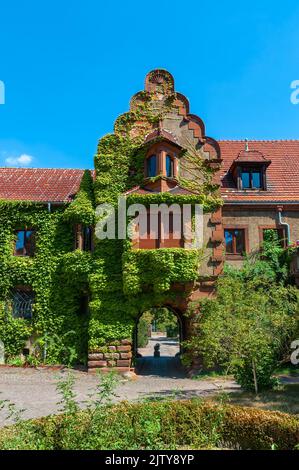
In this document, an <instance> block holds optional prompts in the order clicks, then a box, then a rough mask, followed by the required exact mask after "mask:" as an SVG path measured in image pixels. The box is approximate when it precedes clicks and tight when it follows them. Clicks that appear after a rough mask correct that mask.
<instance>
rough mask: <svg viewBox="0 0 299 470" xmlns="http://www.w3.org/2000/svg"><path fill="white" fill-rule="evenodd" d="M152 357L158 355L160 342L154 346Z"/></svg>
mask: <svg viewBox="0 0 299 470" xmlns="http://www.w3.org/2000/svg"><path fill="white" fill-rule="evenodd" d="M154 357H160V344H159V343H157V344H156V345H155V346H154Z"/></svg>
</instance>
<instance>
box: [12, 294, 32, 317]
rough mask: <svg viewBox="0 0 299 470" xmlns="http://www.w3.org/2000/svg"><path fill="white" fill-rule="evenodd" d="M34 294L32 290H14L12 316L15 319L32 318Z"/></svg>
mask: <svg viewBox="0 0 299 470" xmlns="http://www.w3.org/2000/svg"><path fill="white" fill-rule="evenodd" d="M33 302H34V293H33V292H32V290H30V289H26V288H23V289H14V290H13V292H12V316H13V317H14V318H25V319H27V320H28V319H31V318H32V306H33Z"/></svg>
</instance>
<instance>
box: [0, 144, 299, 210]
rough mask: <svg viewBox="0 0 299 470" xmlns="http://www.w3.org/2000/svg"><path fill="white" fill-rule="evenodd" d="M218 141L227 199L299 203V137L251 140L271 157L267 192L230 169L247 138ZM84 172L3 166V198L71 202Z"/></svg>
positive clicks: (0, 189) (0, 188)
mask: <svg viewBox="0 0 299 470" xmlns="http://www.w3.org/2000/svg"><path fill="white" fill-rule="evenodd" d="M218 142H219V145H220V148H221V158H222V159H223V163H222V169H221V170H220V171H221V186H222V188H221V193H222V196H223V198H224V201H225V202H234V203H237V202H245V203H246V202H248V203H254V202H281V203H283V202H296V203H299V140H268V141H267V140H252V141H248V147H249V150H250V151H253V150H255V151H258V152H261V154H262V155H263V157H264V158H265V159H266V160H271V164H270V165H269V167H268V168H267V191H250V190H246V191H238V190H237V189H236V187H235V185H234V182H233V180H232V178H231V175H230V174H229V173H228V170H229V168H230V167H231V165H232V163H233V161H234V160H235V159H236V158H237V157H238V155H239V154H240V152H242V151H243V150H244V149H245V144H246V141H245V140H220V141H218ZM242 155H243V153H242ZM83 173H84V170H64V169H47V168H0V199H11V200H28V201H41V202H68V201H71V200H72V198H73V196H74V195H75V194H76V193H77V191H78V189H79V186H80V182H81V178H82V176H83ZM134 189H135V190H137V188H134ZM141 191H142V190H141Z"/></svg>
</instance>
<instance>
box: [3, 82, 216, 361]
mask: <svg viewBox="0 0 299 470" xmlns="http://www.w3.org/2000/svg"><path fill="white" fill-rule="evenodd" d="M168 88H169V87H168ZM168 88H167V90H168V91H169V90H170V88H171V87H170V88H169V89H168ZM152 99H153V96H152V95H151V94H150V93H143V94H142V93H139V94H138V109H134V110H132V111H130V112H129V113H126V114H124V115H122V116H121V117H119V118H118V119H117V121H116V123H115V129H114V131H115V132H114V133H113V134H109V135H107V136H105V137H103V138H102V139H101V140H100V141H99V145H98V150H97V155H96V157H95V170H96V171H95V175H94V176H93V175H91V173H90V172H89V171H86V172H85V173H84V175H83V178H82V181H81V185H80V190H79V192H78V194H77V195H76V196H75V198H74V200H73V201H72V202H71V203H70V204H68V205H61V206H58V207H57V206H55V207H53V209H52V211H51V212H49V211H48V208H47V206H45V205H43V204H41V203H29V202H12V201H0V339H1V340H2V341H3V342H4V344H5V346H6V352H7V354H8V356H14V355H18V354H19V353H20V351H21V350H22V348H23V347H24V345H25V342H26V340H27V339H28V338H29V337H31V338H33V340H34V338H37V342H38V345H39V348H40V350H41V351H42V353H41V358H40V360H46V361H47V362H49V363H58V362H68V361H70V358H72V359H74V360H79V361H85V360H86V354H87V350H88V349H89V351H96V350H99V349H100V350H103V351H105V348H107V347H108V346H107V345H108V344H110V345H111V344H114V343H115V344H117V343H118V342H119V341H121V340H123V339H131V338H132V334H133V329H134V325H135V320H136V318H137V317H138V316H139V315H140V314H141V313H142V312H143V311H145V310H148V309H150V308H152V307H154V306H155V307H157V306H162V305H165V304H166V303H169V302H171V301H173V302H175V299H176V298H177V297H178V296H179V297H180V298H181V297H182V296H183V295H187V293H186V294H184V293H183V292H182V291H180V292H179V293H176V292H175V291H174V290H172V289H171V287H172V284H173V283H182V282H185V283H193V282H194V281H195V280H196V278H197V273H198V264H199V262H200V256H201V253H200V252H199V251H198V250H184V249H180V248H177V249H159V250H158V251H155V250H132V248H131V245H130V243H128V241H123V240H117V239H115V240H110V239H105V240H98V239H96V240H95V246H94V251H93V252H92V253H87V252H82V251H79V250H74V225H75V224H82V225H86V226H89V225H93V224H96V223H97V221H98V219H97V217H96V215H95V214H96V213H95V208H96V206H98V205H99V204H102V203H110V204H113V206H114V207H115V208H116V210H117V203H118V198H119V196H120V195H121V194H123V193H124V192H125V191H126V190H128V189H131V188H132V187H134V186H136V185H141V184H142V183H143V180H144V159H145V156H146V154H147V151H148V148H149V145H150V144H146V145H144V144H143V142H144V137H145V135H146V134H147V133H148V132H150V131H151V130H152V129H153V127H155V126H157V124H158V122H159V121H160V120H161V118H162V117H163V113H167V112H168V111H169V110H170V109H171V107H172V103H173V101H174V99H175V94H172V95H170V96H168V98H167V99H166V100H165V103H164V108H163V107H162V108H161V106H160V108H159V109H158V111H153V109H152V107H151V100H152ZM136 123H138V132H135V130H136ZM134 126H135V127H134ZM151 144H152V143H151ZM202 168H203V172H204V171H205V168H204V165H202ZM207 172H208V173H209V175H208V176H209V178H208V182H209V184H208V185H206V187H203V188H201V191H199V192H198V191H197V194H195V193H196V191H195V193H194V194H190V195H170V194H167V193H162V194H155V195H151V196H146V198H145V197H143V196H141V195H138V196H137V195H134V194H132V195H130V196H128V198H127V204H133V203H137V202H138V203H142V204H145V205H148V204H161V203H167V204H174V203H177V204H180V205H181V204H187V203H190V204H195V203H198V204H202V206H203V209H204V211H205V212H211V211H213V210H214V209H215V208H216V207H218V206H219V204H220V201H219V199H217V197H215V194H214V190H215V188H214V186H213V185H212V182H211V181H212V179H211V175H212V173H211V171H210V169H207ZM208 173H207V174H208ZM183 183H184V181H183V180H182V181H181V184H183ZM191 189H192V190H193V189H194V188H191ZM116 215H117V214H116ZM25 227H28V228H32V229H33V228H34V229H36V231H37V238H36V254H35V256H34V257H32V258H28V257H16V256H13V244H14V233H15V230H16V229H18V228H25ZM24 285H26V286H30V287H31V288H32V290H33V291H34V293H35V301H34V305H33V317H32V320H23V319H15V318H12V312H11V308H10V306H9V299H10V298H11V290H12V289H13V288H14V287H16V286H24ZM83 296H88V298H89V313H88V314H87V313H85V314H84V313H82V311H81V309H80V302H81V299H82V297H83ZM87 343H88V344H87ZM45 352H46V354H45Z"/></svg>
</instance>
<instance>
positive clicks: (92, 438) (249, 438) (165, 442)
mask: <svg viewBox="0 0 299 470" xmlns="http://www.w3.org/2000/svg"><path fill="white" fill-rule="evenodd" d="M115 385H116V384H115V379H114V377H113V376H108V377H105V376H103V377H102V379H101V382H100V383H99V385H98V387H97V390H96V392H95V393H93V394H92V395H91V397H90V400H89V401H88V402H87V408H86V410H84V411H78V403H77V400H76V397H75V394H74V392H73V383H72V379H70V380H69V379H67V380H66V381H63V383H60V385H59V387H58V391H59V393H60V395H61V396H62V400H61V402H60V403H61V406H62V408H61V409H62V411H63V414H60V415H57V416H49V417H46V418H42V419H37V420H32V421H21V419H20V417H21V413H20V410H17V409H16V408H15V407H14V405H13V404H9V403H4V402H0V409H1V408H6V409H8V411H9V415H10V416H12V417H13V418H15V421H16V425H15V426H10V427H6V428H3V429H2V430H1V432H0V449H1V450H80V449H82V450H107V449H109V450H111V449H112V450H140V449H142V450H166V449H170V450H180V449H182V448H183V449H186V448H187V449H217V448H222V449H223V448H229V449H240V448H241V449H244V450H245V449H250V450H270V449H272V448H273V446H275V448H276V449H278V450H293V449H295V448H297V447H298V433H299V420H298V418H297V417H295V416H294V417H292V416H290V415H287V414H284V413H280V412H271V411H261V410H258V409H255V408H248V407H244V408H242V407H239V406H232V405H229V404H226V403H213V402H209V401H201V400H198V399H194V400H173V401H168V400H165V401H151V402H144V403H128V402H123V403H120V404H118V405H111V404H109V402H108V405H107V401H108V397H111V396H113V391H114V388H115ZM103 423H105V426H103Z"/></svg>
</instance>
